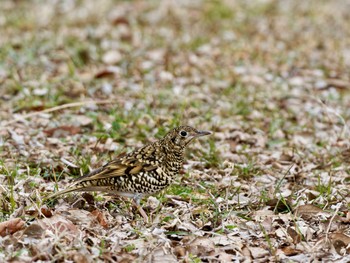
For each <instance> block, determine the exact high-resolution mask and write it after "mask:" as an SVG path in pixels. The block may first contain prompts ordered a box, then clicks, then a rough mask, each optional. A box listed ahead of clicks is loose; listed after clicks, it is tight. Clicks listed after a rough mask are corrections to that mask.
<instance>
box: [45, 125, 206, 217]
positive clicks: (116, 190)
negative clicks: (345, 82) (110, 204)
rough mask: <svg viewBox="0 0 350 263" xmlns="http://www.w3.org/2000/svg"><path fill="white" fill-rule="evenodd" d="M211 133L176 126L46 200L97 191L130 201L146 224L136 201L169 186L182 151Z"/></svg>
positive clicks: (180, 163)
mask: <svg viewBox="0 0 350 263" xmlns="http://www.w3.org/2000/svg"><path fill="white" fill-rule="evenodd" d="M210 134H211V132H209V131H203V130H197V129H195V128H193V127H191V126H178V127H176V128H174V129H172V130H170V131H169V132H168V133H167V134H166V135H165V136H164V137H163V138H162V139H159V140H157V141H155V142H152V143H148V144H146V145H145V146H143V147H141V148H138V149H135V150H134V151H132V152H130V153H123V154H120V155H119V156H117V157H116V158H115V159H113V160H112V161H110V162H108V163H106V164H105V165H103V166H101V167H100V168H97V169H95V170H93V171H91V172H90V173H87V174H86V175H83V176H82V177H80V178H78V179H76V180H75V181H73V183H72V184H71V185H70V186H68V187H67V188H66V189H64V190H61V191H58V192H56V193H53V194H52V195H50V196H49V197H47V199H53V198H57V197H58V196H60V195H63V194H66V193H69V192H76V191H83V192H89V191H99V192H104V193H108V194H112V195H118V196H124V197H128V198H132V200H133V203H134V204H135V206H136V207H137V209H138V211H139V212H140V214H141V215H142V217H143V218H144V220H145V221H146V222H148V216H147V214H146V213H145V211H144V210H143V209H142V207H141V206H140V200H141V199H142V198H143V197H144V196H147V195H152V194H155V193H158V192H160V191H162V190H163V189H165V188H166V187H168V186H169V185H171V183H172V182H173V181H174V179H175V178H176V176H177V175H178V174H179V171H180V170H181V169H182V167H183V162H184V160H185V156H184V153H185V149H186V148H187V146H188V145H189V144H190V143H191V142H192V141H193V140H194V139H196V138H199V137H202V136H205V135H210Z"/></svg>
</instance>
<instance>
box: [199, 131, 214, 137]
mask: <svg viewBox="0 0 350 263" xmlns="http://www.w3.org/2000/svg"><path fill="white" fill-rule="evenodd" d="M210 134H211V132H210V131H197V132H196V134H195V137H201V136H205V135H210Z"/></svg>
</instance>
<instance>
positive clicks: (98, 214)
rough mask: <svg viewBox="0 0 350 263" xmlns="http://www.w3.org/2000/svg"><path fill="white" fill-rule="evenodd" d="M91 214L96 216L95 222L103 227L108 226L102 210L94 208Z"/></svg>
mask: <svg viewBox="0 0 350 263" xmlns="http://www.w3.org/2000/svg"><path fill="white" fill-rule="evenodd" d="M91 214H92V215H93V216H95V217H96V219H97V222H98V223H99V224H100V225H101V226H102V227H103V228H108V222H107V219H106V217H105V215H104V213H103V212H101V211H100V210H98V209H96V210H94V211H92V212H91Z"/></svg>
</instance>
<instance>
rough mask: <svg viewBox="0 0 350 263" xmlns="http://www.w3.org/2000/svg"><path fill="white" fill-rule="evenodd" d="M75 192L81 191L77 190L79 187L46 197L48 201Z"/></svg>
mask: <svg viewBox="0 0 350 263" xmlns="http://www.w3.org/2000/svg"><path fill="white" fill-rule="evenodd" d="M73 191H79V188H77V187H69V188H67V189H64V190H61V191H58V192H55V193H53V194H51V195H49V196H47V197H45V200H47V199H56V198H57V197H58V196H60V195H63V194H67V193H70V192H73Z"/></svg>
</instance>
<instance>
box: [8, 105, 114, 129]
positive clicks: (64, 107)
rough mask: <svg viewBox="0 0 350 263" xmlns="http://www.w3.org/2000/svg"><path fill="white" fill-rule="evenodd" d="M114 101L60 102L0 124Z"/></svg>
mask: <svg viewBox="0 0 350 263" xmlns="http://www.w3.org/2000/svg"><path fill="white" fill-rule="evenodd" d="M114 102H115V101H113V100H100V101H94V100H90V101H80V102H73V103H67V104H62V105H59V106H55V107H52V108H49V109H45V110H42V111H37V112H31V113H28V114H24V115H20V116H16V117H15V118H14V119H13V120H10V121H7V122H6V121H5V123H2V124H1V126H2V127H6V126H8V125H10V124H12V123H16V122H18V121H23V120H25V119H28V118H32V117H34V116H37V115H40V114H43V113H49V112H54V111H58V110H62V109H67V108H74V107H80V106H84V105H87V104H109V103H114Z"/></svg>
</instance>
